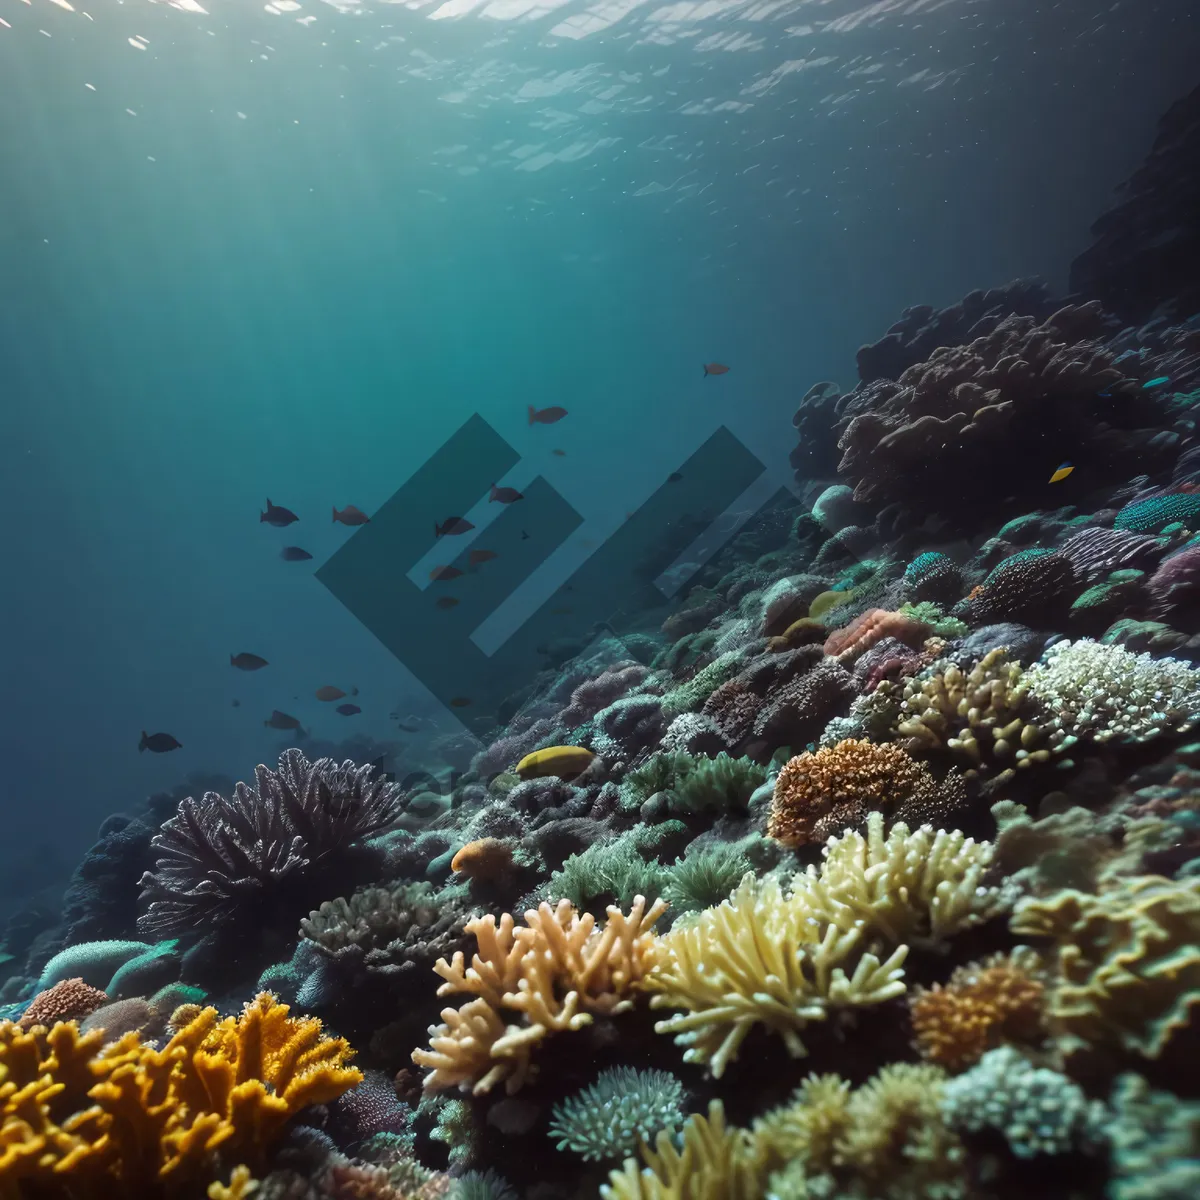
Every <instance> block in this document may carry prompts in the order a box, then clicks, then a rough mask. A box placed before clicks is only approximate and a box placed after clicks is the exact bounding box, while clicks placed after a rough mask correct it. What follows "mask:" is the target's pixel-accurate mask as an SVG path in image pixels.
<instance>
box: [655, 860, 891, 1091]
mask: <svg viewBox="0 0 1200 1200" xmlns="http://www.w3.org/2000/svg"><path fill="white" fill-rule="evenodd" d="M863 932H864V931H863V928H862V926H861V924H860V925H858V926H856V927H854V928H850V929H846V930H842V929H839V928H838V927H837V926H836V925H832V924H828V925H825V926H824V927H823V928H822V927H818V925H817V924H816V923H815V922H814V921H813V919H812V916H811V914H810V912H809V910H808V908H807V906H806V905H805V904H804V903H803V901H802V900H798V898H797V897H796V896H795V895H788V894H786V893H785V892H784V890H783V889H782V888H781V887H780V884H779V881H778V880H777V879H774V878H767V879H764V880H762V881H761V882H760V881H756V880H755V879H754V877H753V876H752V875H747V876H746V877H745V878H744V879H743V880H742V882H741V885H740V886H739V887H738V888H737V890H736V891H735V892H734V893H733V895H732V896H730V897H729V899H728V900H726V901H725V902H724V903H722V904H718V905H717V906H716V907H715V908H709V909H706V910H705V911H704V912H702V913H700V914H699V916H698V917H697V918H696V919H695V920H693V921H690V922H688V923H687V924H686V925H685V927H684V928H682V929H676V930H672V931H671V932H670V933H668V934H666V935H664V936H663V937H661V938H659V943H658V959H657V962H656V963H655V965H654V966H653V967H652V968H651V971H650V974H649V975H648V976H647V977H646V980H645V985H644V986H645V987H646V988H648V989H650V990H651V991H653V992H654V993H655V995H654V996H652V997H651V1000H650V1004H651V1006H652V1007H654V1008H664V1007H668V1008H682V1009H685V1010H687V1011H685V1012H683V1013H680V1014H679V1015H677V1016H673V1017H669V1018H668V1019H666V1020H665V1021H659V1022H658V1024H657V1025H656V1026H655V1028H656V1029H657V1030H658V1031H659V1032H660V1033H670V1034H673V1035H674V1036H675V1041H676V1042H677V1043H678V1044H679V1045H681V1046H685V1047H686V1048H687V1049H686V1052H685V1053H684V1056H683V1057H684V1059H685V1060H686V1061H687V1062H697V1063H703V1064H705V1065H706V1066H707V1067H708V1068H709V1070H710V1071H712V1073H713V1075H714V1076H716V1077H717V1078H718V1079H719V1078H720V1077H721V1075H722V1074H724V1072H725V1068H726V1066H727V1065H728V1064H729V1063H730V1062H732V1061H733V1059H735V1058H736V1057H737V1053H738V1049H739V1047H740V1046H741V1044H742V1042H743V1040H744V1039H745V1037H746V1035H747V1034H748V1033H749V1032H750V1030H751V1029H752V1028H753V1027H754V1026H755V1025H760V1024H761V1025H765V1026H766V1027H767V1028H768V1029H771V1030H773V1031H774V1032H775V1033H778V1034H779V1035H780V1036H781V1037H782V1038H783V1040H784V1044H785V1045H786V1046H787V1048H788V1052H789V1053H790V1054H792V1055H793V1057H797V1058H799V1057H801V1056H803V1055H804V1054H805V1053H806V1051H805V1048H804V1043H803V1042H802V1041H801V1040H800V1031H801V1030H802V1029H804V1027H805V1026H806V1025H808V1024H809V1023H810V1022H813V1021H823V1020H825V1019H826V1017H827V1016H828V1014H829V1011H830V1009H837V1008H858V1007H863V1006H866V1005H871V1004H880V1003H882V1002H883V1001H885V1000H890V999H892V997H894V996H899V995H901V994H903V992H904V983H903V978H902V977H903V971H902V969H901V968H902V966H903V964H904V959H905V956H906V955H907V953H908V950H907V947H904V946H899V947H897V948H896V949H895V950H893V951H892V953H891V954H890V955H889V956H888V957H887V958H886V959H885V960H883V961H880V959H879V958H878V957H876V955H874V954H870V953H863V951H864V950H865V946H864V945H863V940H864V938H863ZM847 972H848V973H847Z"/></svg>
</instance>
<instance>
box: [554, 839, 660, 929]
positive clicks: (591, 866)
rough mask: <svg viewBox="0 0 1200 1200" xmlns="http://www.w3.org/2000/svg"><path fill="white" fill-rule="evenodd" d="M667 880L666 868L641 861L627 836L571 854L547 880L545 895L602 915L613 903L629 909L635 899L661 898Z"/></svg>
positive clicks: (655, 863)
mask: <svg viewBox="0 0 1200 1200" xmlns="http://www.w3.org/2000/svg"><path fill="white" fill-rule="evenodd" d="M667 880H668V873H667V869H666V868H665V867H663V866H661V865H660V864H659V863H657V862H654V861H647V860H646V859H644V858H643V857H642V856H641V854H639V853H638V851H637V848H636V846H635V842H634V839H633V837H632V836H630V835H626V836H625V837H622V838H617V839H615V840H614V841H607V842H605V841H600V842H593V843H592V845H590V846H589V847H588V848H587V849H586V850H584V851H583V852H582V853H580V854H572V855H571V856H570V857H569V858H568V859H567V860H566V861H565V862H564V863H563V865H562V866H561V867H560V868H559V869H558V870H557V871H555V872H554V874H553V875H552V876H551V877H550V882H549V883H548V884H547V885H546V893H547V895H548V896H549V897H550V899H551V900H552V901H558V900H562V899H567V900H570V901H571V903H572V904H574V905H575V906H576V907H577V908H580V909H587V910H588V911H591V912H597V913H603V912H604V910H605V908H607V906H608V905H609V904H612V903H615V904H616V905H617V906H618V907H619V908H628V907H629V906H630V905H631V904H632V903H633V900H634V897H635V896H650V897H655V896H660V895H662V894H663V892H664V890H665V888H666V886H667Z"/></svg>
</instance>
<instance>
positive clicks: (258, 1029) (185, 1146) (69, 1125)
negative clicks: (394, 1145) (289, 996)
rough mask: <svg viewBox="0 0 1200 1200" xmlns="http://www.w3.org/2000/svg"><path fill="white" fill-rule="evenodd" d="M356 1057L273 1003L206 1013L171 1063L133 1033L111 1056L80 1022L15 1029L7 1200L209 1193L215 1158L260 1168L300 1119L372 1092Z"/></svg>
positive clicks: (187, 1030)
mask: <svg viewBox="0 0 1200 1200" xmlns="http://www.w3.org/2000/svg"><path fill="white" fill-rule="evenodd" d="M351 1054H352V1051H351V1050H350V1047H349V1046H348V1045H347V1044H346V1042H345V1041H343V1040H342V1039H340V1038H328V1037H325V1036H324V1035H323V1033H322V1030H321V1023H320V1021H317V1020H314V1019H311V1018H304V1017H292V1016H290V1015H289V1013H288V1007H287V1005H285V1004H279V1003H277V1002H276V1001H275V998H274V997H273V996H271V995H269V994H266V993H263V994H260V995H259V996H258V997H257V998H256V999H255V1000H253V1001H252V1002H250V1003H248V1004H247V1005H246V1007H245V1009H244V1010H243V1012H242V1013H241V1014H240V1015H239V1016H237V1017H227V1018H225V1019H224V1020H221V1019H220V1018H219V1016H218V1014H217V1010H216V1009H215V1008H205V1009H201V1010H200V1011H199V1012H198V1013H196V1014H195V1016H194V1017H193V1018H192V1019H191V1020H190V1021H188V1022H187V1024H186V1025H184V1026H183V1027H182V1028H180V1029H179V1030H178V1031H177V1032H176V1033H175V1034H174V1036H173V1037H171V1039H170V1040H169V1041H168V1042H167V1043H166V1044H165V1045H164V1046H163V1048H162V1049H161V1050H160V1049H156V1048H155V1047H154V1046H153V1045H150V1044H146V1043H143V1042H142V1041H141V1039H140V1038H139V1036H138V1034H136V1033H127V1034H126V1035H125V1036H124V1037H122V1038H120V1039H119V1040H118V1041H115V1042H112V1043H110V1044H108V1045H105V1044H104V1034H103V1031H99V1030H98V1031H96V1032H94V1033H89V1034H82V1035H81V1034H80V1032H79V1029H78V1026H76V1025H75V1024H74V1023H73V1022H67V1023H59V1024H56V1025H54V1026H52V1027H51V1028H50V1029H46V1028H45V1027H44V1026H37V1027H35V1028H33V1029H31V1030H28V1031H25V1030H21V1029H18V1028H17V1026H15V1025H13V1024H11V1023H9V1022H4V1023H2V1024H0V1105H2V1107H3V1122H2V1129H3V1134H2V1136H0V1195H4V1196H6V1197H9V1196H11V1197H14V1198H15V1197H18V1196H24V1195H25V1194H26V1189H33V1194H40V1193H39V1191H38V1189H43V1190H48V1192H49V1194H51V1195H58V1194H62V1195H69V1196H71V1197H72V1198H73V1200H81V1198H91V1197H95V1198H96V1200H106V1198H110V1197H129V1198H130V1200H135V1198H136V1200H142V1198H149V1197H157V1196H164V1197H165V1196H167V1195H168V1194H173V1193H174V1191H175V1189H177V1188H178V1187H180V1186H181V1185H186V1184H195V1183H201V1182H203V1181H204V1180H206V1179H211V1178H212V1176H213V1173H214V1170H215V1164H216V1163H217V1162H218V1158H217V1157H215V1155H216V1154H217V1152H218V1151H219V1157H220V1158H223V1159H225V1160H226V1161H231V1162H233V1163H235V1164H246V1163H250V1164H253V1163H255V1162H261V1161H262V1160H263V1158H264V1156H265V1155H266V1153H267V1151H268V1150H269V1149H270V1147H271V1145H272V1143H273V1142H274V1141H275V1140H276V1139H277V1138H278V1137H279V1135H280V1134H281V1133H282V1131H283V1127H284V1125H285V1124H286V1123H287V1121H288V1120H289V1119H290V1118H291V1117H292V1116H294V1115H295V1114H296V1113H297V1112H299V1111H300V1110H301V1109H303V1108H306V1107H308V1106H309V1105H313V1104H325V1103H328V1102H329V1101H331V1100H333V1099H334V1098H335V1097H337V1096H340V1095H341V1094H342V1093H343V1092H345V1091H346V1090H347V1089H348V1088H351V1087H353V1086H354V1085H355V1084H356V1083H358V1082H359V1081H360V1080H361V1079H362V1075H361V1073H360V1072H359V1071H357V1070H355V1069H354V1068H353V1067H348V1066H346V1065H345V1064H346V1060H347V1059H348V1058H349V1057H350V1056H351ZM59 1185H61V1187H62V1188H63V1189H64V1190H63V1191H62V1192H59V1191H57V1190H56V1187H57V1186H59Z"/></svg>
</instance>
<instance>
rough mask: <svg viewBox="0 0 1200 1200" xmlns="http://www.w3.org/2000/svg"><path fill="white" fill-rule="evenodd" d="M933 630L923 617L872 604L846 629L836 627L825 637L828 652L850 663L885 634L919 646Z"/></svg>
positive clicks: (909, 644) (915, 647)
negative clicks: (917, 619)
mask: <svg viewBox="0 0 1200 1200" xmlns="http://www.w3.org/2000/svg"><path fill="white" fill-rule="evenodd" d="M930 632H931V630H930V628H929V626H928V625H926V624H925V623H924V622H923V621H916V620H914V619H913V618H912V617H906V616H905V615H904V614H903V613H898V612H888V611H887V610H886V609H883V608H869V609H867V611H866V612H865V613H863V614H862V615H861V616H859V617H856V618H855V619H854V620H853V621H851V622H850V624H849V625H847V626H846V627H845V628H844V629H838V630H836V631H835V632H834V633H831V634H830V635H829V637H828V638H826V639H825V653H826V654H828V655H829V656H830V657H831V658H836V659H837V660H838V661H839V662H841V663H851V662H853V661H854V660H855V659H856V658H859V657H860V656H861V655H863V654H865V653H866V652H867V651H868V650H870V648H871V647H872V646H874V645H875V643H876V642H881V641H883V639H884V638H895V639H896V641H898V642H903V643H904V644H905V645H906V646H912V647H913V649H915V650H919V649H920V648H921V645H922V644H923V643H924V641H925V639H926V638H927V637H928V636H929V634H930Z"/></svg>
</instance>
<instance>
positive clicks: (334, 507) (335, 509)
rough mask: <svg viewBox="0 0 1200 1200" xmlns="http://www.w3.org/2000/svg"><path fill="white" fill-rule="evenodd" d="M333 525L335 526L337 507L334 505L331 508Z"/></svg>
mask: <svg viewBox="0 0 1200 1200" xmlns="http://www.w3.org/2000/svg"><path fill="white" fill-rule="evenodd" d="M333 523H334V524H335V525H336V524H337V505H336V504H335V505H334V506H333Z"/></svg>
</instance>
